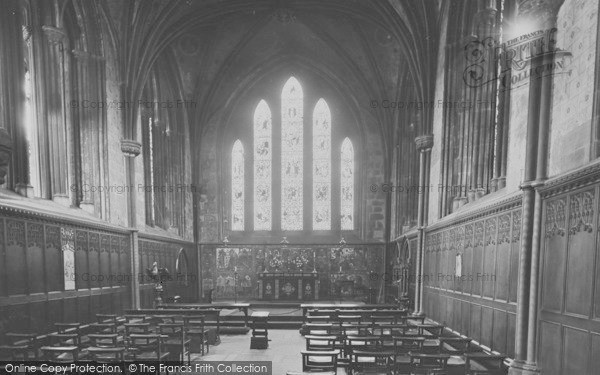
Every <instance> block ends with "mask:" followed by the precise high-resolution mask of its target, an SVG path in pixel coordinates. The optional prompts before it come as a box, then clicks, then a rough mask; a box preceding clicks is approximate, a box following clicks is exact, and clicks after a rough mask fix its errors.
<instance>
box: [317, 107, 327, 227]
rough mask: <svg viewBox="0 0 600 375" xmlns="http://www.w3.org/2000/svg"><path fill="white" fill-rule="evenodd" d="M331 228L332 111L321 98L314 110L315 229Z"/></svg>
mask: <svg viewBox="0 0 600 375" xmlns="http://www.w3.org/2000/svg"><path fill="white" fill-rule="evenodd" d="M330 229H331V111H330V110H329V106H328V105H327V102H326V101H325V100H324V99H323V98H321V99H319V101H318V102H317V104H316V105H315V110H314V112H313V230H330Z"/></svg>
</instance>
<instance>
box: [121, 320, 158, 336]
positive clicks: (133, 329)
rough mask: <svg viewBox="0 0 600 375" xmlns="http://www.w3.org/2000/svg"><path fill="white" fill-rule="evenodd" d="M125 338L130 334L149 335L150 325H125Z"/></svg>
mask: <svg viewBox="0 0 600 375" xmlns="http://www.w3.org/2000/svg"><path fill="white" fill-rule="evenodd" d="M124 326H125V336H126V337H127V336H129V335H131V334H132V333H138V334H147V333H150V331H151V329H150V328H151V327H150V323H125V324H124Z"/></svg>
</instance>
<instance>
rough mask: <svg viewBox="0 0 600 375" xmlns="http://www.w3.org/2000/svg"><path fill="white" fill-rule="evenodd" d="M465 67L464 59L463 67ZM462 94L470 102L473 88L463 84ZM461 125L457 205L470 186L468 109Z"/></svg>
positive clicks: (469, 116) (470, 156) (471, 154)
mask: <svg viewBox="0 0 600 375" xmlns="http://www.w3.org/2000/svg"><path fill="white" fill-rule="evenodd" d="M466 40H467V39H466V38H465V39H463V42H464V43H463V45H467V42H466ZM464 68H465V69H466V60H465V67H464ZM460 71H461V72H462V71H464V69H461V70H460ZM462 87H463V96H462V97H461V101H462V102H464V103H471V100H472V95H473V89H472V88H470V87H468V85H466V84H463V85H462ZM461 125H462V128H463V137H462V142H463V148H462V155H461V158H460V160H461V166H462V173H461V179H460V183H459V186H460V192H461V194H460V197H459V199H458V201H459V206H458V207H460V206H462V205H463V204H465V203H467V202H468V198H467V194H466V193H467V190H468V189H469V188H470V186H471V177H470V176H471V164H472V160H473V147H472V145H473V131H474V129H473V121H472V120H471V112H470V111H468V110H466V109H465V110H464V112H463V116H462V121H461Z"/></svg>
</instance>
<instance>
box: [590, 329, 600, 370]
mask: <svg viewBox="0 0 600 375" xmlns="http://www.w3.org/2000/svg"><path fill="white" fill-rule="evenodd" d="M591 341H592V344H591V345H590V353H591V355H590V358H591V360H590V364H589V368H590V369H599V368H600V355H596V353H600V334H599V333H592V338H591Z"/></svg>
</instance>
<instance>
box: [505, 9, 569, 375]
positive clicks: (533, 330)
mask: <svg viewBox="0 0 600 375" xmlns="http://www.w3.org/2000/svg"><path fill="white" fill-rule="evenodd" d="M562 1H563V0H541V1H540V0H521V1H519V16H518V20H519V21H520V22H528V23H532V22H533V23H535V24H536V25H537V30H545V31H547V32H546V33H545V35H544V38H545V40H544V43H543V44H540V45H541V46H542V47H541V48H543V50H542V51H536V54H535V55H534V56H533V57H532V58H531V60H530V68H531V78H530V83H529V109H528V114H527V146H526V147H527V151H526V154H525V171H524V182H523V184H522V186H521V187H522V189H523V219H522V223H521V233H522V236H521V247H520V256H519V258H520V264H519V282H518V295H517V322H516V333H515V361H514V362H513V364H512V365H511V368H510V371H509V373H511V374H537V373H539V372H540V371H539V369H538V368H537V363H536V362H537V323H538V322H537V320H538V317H537V312H538V292H539V290H538V289H539V285H538V284H539V283H538V279H539V267H540V264H539V255H540V249H541V242H542V238H541V227H542V225H543V223H542V199H541V196H540V194H539V192H537V191H536V190H537V188H538V187H540V186H542V185H543V183H544V180H545V179H546V178H547V167H546V163H547V158H548V137H549V119H550V111H551V108H550V106H551V100H552V76H549V75H543V73H542V74H539V73H538V72H537V70H536V67H538V66H542V65H545V64H549V63H552V62H553V59H554V56H553V51H554V47H555V46H554V40H553V38H554V35H555V33H554V32H552V31H551V30H553V29H554V28H555V27H556V15H557V13H558V9H559V8H560V6H561V5H562Z"/></svg>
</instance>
